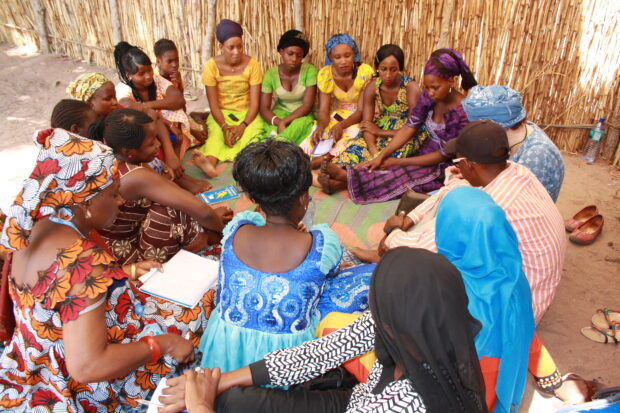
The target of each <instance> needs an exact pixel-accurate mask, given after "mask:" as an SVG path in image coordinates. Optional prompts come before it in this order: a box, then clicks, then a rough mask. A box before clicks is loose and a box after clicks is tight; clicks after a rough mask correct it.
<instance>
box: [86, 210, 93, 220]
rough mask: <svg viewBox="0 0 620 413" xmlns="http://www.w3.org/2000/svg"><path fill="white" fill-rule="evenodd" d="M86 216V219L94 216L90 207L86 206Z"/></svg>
mask: <svg viewBox="0 0 620 413" xmlns="http://www.w3.org/2000/svg"><path fill="white" fill-rule="evenodd" d="M84 216H85V217H86V219H91V218H92V217H93V214H91V213H90V209H88V208H86V214H84Z"/></svg>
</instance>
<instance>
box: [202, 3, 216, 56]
mask: <svg viewBox="0 0 620 413" xmlns="http://www.w3.org/2000/svg"><path fill="white" fill-rule="evenodd" d="M215 3H216V0H209V3H208V6H207V7H208V8H207V32H206V33H205V43H204V45H203V47H202V59H203V60H204V61H205V62H206V61H207V60H209V59H210V58H211V57H213V33H214V32H215Z"/></svg>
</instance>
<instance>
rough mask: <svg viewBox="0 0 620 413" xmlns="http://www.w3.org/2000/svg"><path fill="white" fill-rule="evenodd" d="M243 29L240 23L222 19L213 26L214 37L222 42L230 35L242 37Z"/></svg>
mask: <svg viewBox="0 0 620 413" xmlns="http://www.w3.org/2000/svg"><path fill="white" fill-rule="evenodd" d="M242 36H243V29H242V28H241V25H240V24H239V23H237V22H234V21H232V20H228V19H223V20H220V22H219V23H218V24H217V27H216V28H215V37H216V38H217V41H218V42H220V43H224V42H225V41H226V40H228V39H230V38H231V37H242Z"/></svg>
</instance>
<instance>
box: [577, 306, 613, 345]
mask: <svg viewBox="0 0 620 413" xmlns="http://www.w3.org/2000/svg"><path fill="white" fill-rule="evenodd" d="M619 331H620V312H618V311H616V310H612V309H610V308H607V307H606V308H603V309H598V310H596V314H594V315H593V316H592V326H591V327H584V328H582V329H581V334H583V335H584V336H585V337H587V338H589V339H590V340H592V341H596V342H597V343H603V344H607V343H613V344H618V343H619V342H620V334H619V333H618V332H619Z"/></svg>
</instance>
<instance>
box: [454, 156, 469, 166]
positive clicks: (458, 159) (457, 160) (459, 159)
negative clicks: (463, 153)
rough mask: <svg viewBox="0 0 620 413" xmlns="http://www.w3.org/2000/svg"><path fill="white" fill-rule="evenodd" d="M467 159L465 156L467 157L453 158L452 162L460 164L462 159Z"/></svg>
mask: <svg viewBox="0 0 620 413" xmlns="http://www.w3.org/2000/svg"><path fill="white" fill-rule="evenodd" d="M465 159H467V158H465V157H463V158H454V159H452V163H453V164H454V165H458V164H459V163H460V162H461V161H464V160H465Z"/></svg>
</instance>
